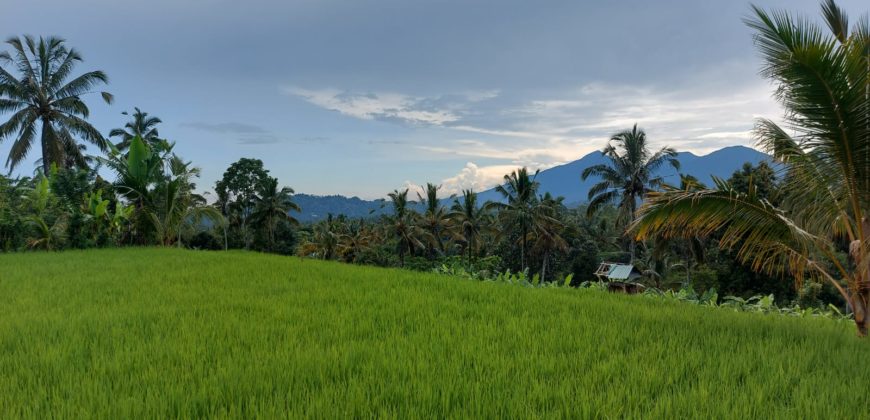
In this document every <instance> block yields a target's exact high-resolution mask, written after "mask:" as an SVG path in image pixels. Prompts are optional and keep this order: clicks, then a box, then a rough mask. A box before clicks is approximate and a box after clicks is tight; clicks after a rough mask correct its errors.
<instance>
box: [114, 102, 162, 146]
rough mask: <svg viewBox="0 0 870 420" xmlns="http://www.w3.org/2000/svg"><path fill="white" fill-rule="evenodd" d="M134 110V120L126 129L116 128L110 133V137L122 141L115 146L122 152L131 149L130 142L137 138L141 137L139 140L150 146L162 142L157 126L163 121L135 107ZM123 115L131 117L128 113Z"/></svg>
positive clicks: (129, 122) (125, 112)
mask: <svg viewBox="0 0 870 420" xmlns="http://www.w3.org/2000/svg"><path fill="white" fill-rule="evenodd" d="M133 109H134V111H133V118H132V119H131V120H130V121H128V122H127V123H126V124H124V128H115V129H112V131H110V132H109V137H119V138H120V139H121V141H120V142H118V143H117V144H115V147H117V148H118V150H121V151H124V150H127V149H129V148H130V142H132V141H133V138H135V137H136V136H139V138H141V139H142V140H143V141H144V142H145V144H146V145H148V146H151V145H152V144H155V143H158V142H160V137H159V136H160V135H159V134H158V133H157V124H160V123H161V122H163V121H161V120H160V118H157V117H149V116H148V113H147V112H142V111H141V110H140V109H139V108H137V107H134V108H133ZM121 114H122V115H130V114H128V113H127V111H124V112H122V113H121Z"/></svg>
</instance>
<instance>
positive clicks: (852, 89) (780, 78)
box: [634, 1, 870, 336]
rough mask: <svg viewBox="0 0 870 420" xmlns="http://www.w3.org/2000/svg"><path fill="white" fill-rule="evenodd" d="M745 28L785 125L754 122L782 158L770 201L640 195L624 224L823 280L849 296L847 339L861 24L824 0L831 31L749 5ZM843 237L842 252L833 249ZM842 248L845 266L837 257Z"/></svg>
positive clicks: (860, 201) (859, 158)
mask: <svg viewBox="0 0 870 420" xmlns="http://www.w3.org/2000/svg"><path fill="white" fill-rule="evenodd" d="M753 12H754V17H752V18H751V19H747V21H746V23H747V25H749V27H750V28H752V29H753V30H754V31H755V42H756V45H757V46H758V48H759V50H760V51H761V53H762V56H763V57H764V61H765V64H764V68H763V74H764V75H765V76H766V77H768V78H769V79H771V80H773V81H774V82H775V83H776V84H777V94H776V98H777V99H778V100H779V101H780V103H781V104H782V105H783V107H784V108H785V109H786V113H785V120H786V122H787V123H788V124H789V126H788V127H789V131H791V132H792V133H793V135H791V134H789V133H788V132H787V131H786V130H784V129H782V128H780V127H779V126H778V125H776V124H775V123H773V122H772V121H770V120H765V119H761V120H759V121H758V122H757V123H756V128H755V137H756V139H757V141H758V144H759V146H760V147H761V148H763V149H764V150H766V151H768V152H770V153H772V154H773V156H774V157H775V158H776V159H778V160H779V161H781V162H784V163H785V167H786V168H787V169H786V173H785V177H784V179H783V181H782V185H781V191H780V196H779V203H780V205H779V207H775V206H773V205H772V204H770V202H768V201H767V200H765V199H763V198H762V197H761V196H760V194H759V193H758V191H757V189H756V188H754V186H752V185H750V188H749V189H748V192H738V191H736V190H734V189H733V188H732V187H731V186H730V185H728V184H727V183H725V182H722V181H718V182H717V185H716V186H717V188H716V189H707V190H702V191H682V190H676V189H669V190H666V191H663V192H660V193H651V194H650V195H649V201H648V203H647V204H646V205H645V206H644V207H643V208H642V209H641V211H640V214H639V216H638V219H637V221H636V222H635V224H634V228H635V229H636V236H637V237H638V238H646V237H650V236H653V235H666V236H674V237H692V236H706V235H707V234H709V233H712V232H721V233H720V235H721V239H720V241H719V244H720V246H722V247H725V248H733V249H736V250H737V257H738V258H739V259H740V260H741V261H742V262H744V263H746V264H748V265H749V266H750V267H751V268H753V269H754V270H756V271H761V272H766V273H768V274H771V275H783V276H784V275H786V274H788V275H790V276H793V278H795V280H796V282H797V283H798V285H799V284H800V283H801V282H802V281H803V280H804V279H806V278H811V279H813V280H817V281H826V282H828V283H830V284H831V285H832V286H833V287H834V288H836V289H837V290H838V291H839V292H840V294H841V295H842V296H843V298H844V299H845V300H846V302H848V304H849V306H850V307H851V309H852V311H853V312H854V316H855V324H856V327H857V330H858V334H859V335H861V336H865V335H866V334H867V322H868V316H870V314H868V309H870V255H868V254H870V221H868V214H867V212H868V210H867V209H868V208H870V21H868V19H867V18H866V17H865V18H864V19H863V20H862V21H860V22H859V23H858V24H857V25H855V26H854V27H853V28H852V29H851V30H850V28H849V25H848V19H847V16H846V15H845V13H843V11H842V10H841V9H840V8H839V7H837V5H836V4H835V3H834V2H833V1H826V2H825V3H824V4H823V6H822V13H823V16H824V18H825V20H826V21H827V24H828V27H829V28H830V30H831V32H830V33H825V31H824V30H823V29H822V28H821V27H820V26H819V25H817V24H815V23H813V22H810V21H808V20H806V19H802V18H796V17H794V16H792V15H790V14H788V13H785V12H773V13H768V12H766V11H764V10H762V9H760V8H757V7H753ZM844 243H848V244H849V246H848V249H846V248H845V247H844V245H842V244H844ZM838 251H848V253H849V256H850V259H851V264H844V263H843V262H841V261H840V259H839V258H838V257H837V254H838Z"/></svg>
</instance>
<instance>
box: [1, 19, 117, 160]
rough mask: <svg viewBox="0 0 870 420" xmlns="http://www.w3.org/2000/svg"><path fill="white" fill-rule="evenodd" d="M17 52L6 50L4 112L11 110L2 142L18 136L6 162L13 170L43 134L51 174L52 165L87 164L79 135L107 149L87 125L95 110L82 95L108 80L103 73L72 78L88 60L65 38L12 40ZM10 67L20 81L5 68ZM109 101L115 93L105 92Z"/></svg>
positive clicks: (105, 99)
mask: <svg viewBox="0 0 870 420" xmlns="http://www.w3.org/2000/svg"><path fill="white" fill-rule="evenodd" d="M6 43H7V44H9V45H10V46H12V54H10V53H9V52H6V51H4V52H0V113H3V112H11V113H12V116H11V117H9V120H7V121H6V122H5V123H3V124H0V141H2V140H3V139H5V138H6V137H9V136H13V137H14V139H15V140H14V141H13V143H12V148H11V149H10V151H9V157H8V158H7V159H6V166H7V167H8V168H9V169H10V170H11V169H13V168H15V167H16V166H17V165H18V164H19V163H21V161H22V160H24V159H25V158H26V157H27V154H28V152H29V151H30V149H31V147H32V146H33V142H34V139H35V138H36V132H37V127H38V130H39V131H40V136H41V137H40V146H41V148H42V171H43V173H45V174H48V172H49V168H51V165H53V164H54V165H58V166H59V167H66V166H67V165H69V164H71V163H76V164H78V165H81V164H83V163H82V162H84V158H83V157H82V149H80V148H79V147H78V146H79V144H78V142H77V140H76V139H75V137H74V136H78V137H80V138H81V139H83V140H85V141H87V142H89V143H91V144H93V145H95V146H97V147H98V148H99V149H100V150H102V151H105V150H106V148H107V147H108V142H107V141H106V139H104V138H103V136H102V135H101V134H100V132H99V131H98V130H97V129H96V128H94V127H93V126H92V125H91V124H90V123H88V122H87V121H86V119H87V118H88V116H89V115H90V110H89V109H88V106H87V105H86V104H85V102H84V101H83V100H82V96H84V95H86V94H88V93H91V92H92V91H93V89H94V88H95V87H96V86H98V85H100V84H105V83H107V82H108V78H107V77H106V75H105V73H103V72H102V71H91V72H87V73H84V74H82V75H80V76H78V77H74V78H72V80H69V78H70V74H71V73H72V70H73V68H74V67H75V65H76V64H77V63H79V62H81V61H82V57H81V55H79V53H78V51H76V50H75V49H74V48H67V47H66V45H65V44H64V40H63V39H60V38H54V37H49V38H41V37H40V38H39V39H38V40H37V39H34V38H33V37H31V36H27V35H25V36H24V37H22V38H10V39H9V40H8V41H6ZM4 64H10V65H11V66H12V67H13V68H15V69H16V70H17V71H18V73H20V76H19V77H15V76H14V75H13V74H12V73H11V72H10V71H8V70H6V69H5V68H4V66H3V65H4ZM101 95H102V97H103V100H104V101H106V103H111V102H112V95H111V94H109V93H107V92H101Z"/></svg>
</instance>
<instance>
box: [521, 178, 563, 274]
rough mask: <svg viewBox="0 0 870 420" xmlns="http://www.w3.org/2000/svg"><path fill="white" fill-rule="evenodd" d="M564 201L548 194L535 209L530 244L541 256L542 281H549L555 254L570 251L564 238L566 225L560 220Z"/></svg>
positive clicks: (537, 203)
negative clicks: (548, 270) (550, 264)
mask: <svg viewBox="0 0 870 420" xmlns="http://www.w3.org/2000/svg"><path fill="white" fill-rule="evenodd" d="M563 200H564V198H563V197H559V198H554V197H552V196H551V195H550V193H546V194H545V195H544V196H543V197H541V198H540V199H539V200H538V201H537V202H536V204H535V206H534V207H533V211H532V219H531V220H532V229H531V231H530V232H529V242H531V249H532V250H533V251H535V252H537V253H538V254H539V255H540V256H541V261H542V262H541V273H540V274H541V277H540V278H541V281H546V279H547V265H548V263H549V260H550V256H551V255H552V254H553V252H559V251H561V252H567V251H568V242H567V241H565V238H563V237H562V231H563V230H564V229H565V224H564V223H562V222H561V221H560V220H559V219H560V217H559V210H560V209H563V208H564V205H563V204H562V201H563Z"/></svg>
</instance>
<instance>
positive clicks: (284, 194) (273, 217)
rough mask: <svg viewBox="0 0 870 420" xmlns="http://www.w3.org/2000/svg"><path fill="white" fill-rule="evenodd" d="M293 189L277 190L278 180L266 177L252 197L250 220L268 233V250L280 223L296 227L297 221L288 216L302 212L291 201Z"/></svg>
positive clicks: (272, 245)
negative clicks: (252, 209)
mask: <svg viewBox="0 0 870 420" xmlns="http://www.w3.org/2000/svg"><path fill="white" fill-rule="evenodd" d="M292 195H293V189H292V188H290V187H284V188H279V187H278V179H277V178H272V177H268V178H266V179H264V180H263V181H262V182H261V183H260V185H259V186H258V188H257V194H256V195H255V196H254V212H253V213H252V214H251V219H252V221H253V222H254V223H258V224H260V225H262V226H264V227H265V228H266V231H267V232H269V248H270V249H274V246H275V229H277V227H278V223H279V222H281V221H286V222H289V223H290V224H293V225H298V224H299V221H297V220H296V218H294V217H293V216H291V215H290V212H291V211H297V212H299V211H302V208H300V207H299V205H298V204H296V203H294V202H293V199H292Z"/></svg>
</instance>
